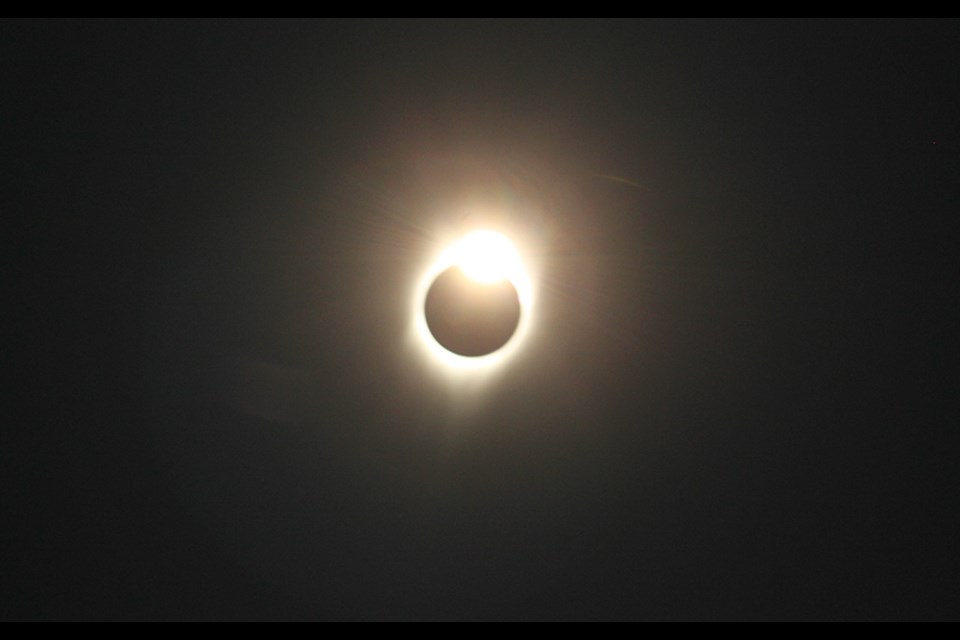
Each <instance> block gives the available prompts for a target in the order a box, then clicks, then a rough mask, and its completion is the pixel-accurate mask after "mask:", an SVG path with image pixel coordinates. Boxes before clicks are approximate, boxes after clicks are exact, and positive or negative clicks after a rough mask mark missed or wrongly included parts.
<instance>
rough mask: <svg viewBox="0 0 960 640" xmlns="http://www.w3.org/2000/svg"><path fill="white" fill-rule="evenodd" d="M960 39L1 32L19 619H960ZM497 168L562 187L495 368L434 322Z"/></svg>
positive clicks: (922, 33)
mask: <svg viewBox="0 0 960 640" xmlns="http://www.w3.org/2000/svg"><path fill="white" fill-rule="evenodd" d="M958 42H960V28H958V23H957V22H954V21H879V22H877V21H815V22H803V21H783V22H781V21H773V22H769V21H761V22H736V21H705V22H701V21H667V22H454V23H446V22H388V23H382V22H332V23H327V22H307V23H299V22H147V21H144V22H100V21H89V22H46V21H45V22H19V21H5V22H3V23H2V24H0V70H2V72H0V73H2V75H0V77H2V79H3V90H2V98H0V108H2V111H0V122H2V124H0V131H2V135H3V138H2V142H3V173H2V181H3V183H2V205H0V206H2V212H3V220H4V228H5V229H6V231H5V233H4V237H5V239H6V240H7V242H6V245H7V249H5V252H4V256H3V257H4V260H5V263H4V283H5V285H6V287H7V288H8V296H7V297H6V300H7V304H6V305H5V308H4V314H3V316H4V317H5V318H6V319H7V320H8V321H9V323H8V327H9V328H8V330H7V342H8V344H9V345H10V347H9V348H10V350H9V351H8V356H7V358H6V366H5V367H4V369H5V371H6V373H7V376H6V379H7V383H6V385H5V387H6V389H7V393H5V394H4V395H5V396H6V397H7V398H8V400H9V402H8V403H5V404H6V405H7V411H6V412H5V421H4V426H3V430H2V434H3V435H2V438H3V440H2V445H0V446H2V448H0V457H2V474H3V476H2V493H0V496H2V527H0V543H2V547H0V549H2V562H0V588H2V592H0V612H2V615H3V616H4V617H5V618H14V619H32V618H80V619H85V618H110V619H112V618H119V619H126V618H200V619H207V618H213V619H232V618H319V619H325V618H353V619H394V618H400V619H405V618H417V619H419V618H427V619H433V618H470V619H486V618H538V619H539V618H558V619H598V618H654V619H690V618H693V619H702V618H721V619H724V618H745V619H755V618H761V619H763V618H798V619H806V618H820V619H822V618H826V619H834V618H844V619H845V618H855V619H861V618H869V619H874V618H878V619H888V618H893V619H900V618H955V617H956V615H957V603H958V602H960V599H958V596H960V590H958V578H957V576H958V570H960V562H958V558H960V556H958V543H957V539H958V533H960V531H958V526H957V525H958V515H957V513H958V506H960V505H958V497H960V496H958V488H960V485H958V481H960V473H958V465H957V462H956V454H957V453H958V452H960V446H958V445H960V436H958V431H957V429H958V425H960V421H958V411H957V394H958V380H960V378H958V370H957V365H956V356H957V340H956V337H955V336H956V330H957V322H958V319H960V318H958V313H957V310H958V307H957V303H956V299H957V298H956V296H957V288H956V284H955V281H956V276H957V269H956V261H955V258H954V255H953V253H954V251H955V245H956V236H955V234H954V233H953V227H954V221H955V218H956V216H957V213H958V207H957V196H958V192H960V189H958V178H960V173H958V169H960V163H958V155H957V142H958V129H960V127H958V124H957V122H958V120H957V118H958V113H960V81H958V76H957V68H958V67H957V65H958V62H960V49H958ZM450 167H454V169H449V168H450ZM462 167H483V169H482V170H479V169H477V170H474V169H471V170H464V169H462ZM471 171H475V174H476V175H484V176H488V177H489V175H495V176H501V178H502V177H503V176H508V177H509V182H510V184H511V185H513V187H512V188H513V189H514V191H513V192H512V193H514V195H515V196H516V197H517V198H520V199H521V200H524V201H525V202H527V203H534V204H537V205H539V206H540V208H541V214H540V216H541V217H540V218H538V219H537V220H536V224H537V225H538V228H539V229H540V232H539V236H538V237H539V238H540V240H541V244H540V249H539V250H540V253H539V254H538V257H537V261H538V264H539V265H541V268H542V273H541V276H542V277H541V279H540V288H539V290H540V298H539V303H540V307H539V309H541V312H540V313H539V315H538V324H536V325H535V326H534V328H533V331H532V332H531V340H530V345H529V347H527V348H526V349H525V351H523V354H522V355H523V357H518V358H517V359H516V361H515V362H511V363H510V365H509V366H507V367H505V368H504V370H503V371H502V372H501V374H500V375H498V376H497V377H496V379H494V380H492V381H490V383H489V384H488V385H487V386H486V387H485V388H483V389H482V390H481V391H476V390H474V391H464V390H463V389H459V388H455V387H453V386H451V384H449V383H448V381H445V380H444V379H443V378H442V377H441V376H438V375H437V372H436V371H433V372H431V371H428V370H427V369H425V368H424V367H423V361H422V359H419V358H417V357H416V354H414V353H411V352H410V351H409V350H408V348H407V347H408V345H407V343H406V331H407V324H408V318H407V314H406V312H407V307H408V297H409V296H408V293H409V290H410V286H411V282H412V281H413V280H414V279H415V278H416V277H417V274H418V269H420V268H421V266H422V260H423V256H424V255H425V251H426V248H427V247H428V246H429V242H430V239H431V237H432V236H431V234H432V233H433V228H432V227H431V225H434V224H436V223H437V218H436V217H430V216H428V215H426V213H425V212H426V211H428V210H431V208H433V209H437V208H438V207H439V205H438V204H437V203H438V202H447V201H448V200H444V198H448V199H450V198H455V196H456V194H457V193H458V189H461V188H465V187H464V185H465V184H467V183H469V176H471V175H474V173H471ZM451 172H452V173H451ZM449 175H454V176H455V179H453V178H451V181H450V182H449V183H448V182H445V178H444V176H449ZM424 176H426V177H424ZM464 176H467V177H466V178H465V177H464ZM485 184H490V183H489V182H488V183H485ZM493 184H497V183H496V181H494V182H493ZM521 196H522V198H521ZM453 210H454V209H453V208H451V209H450V211H451V212H453ZM431 215H432V214H431ZM451 215H452V213H451Z"/></svg>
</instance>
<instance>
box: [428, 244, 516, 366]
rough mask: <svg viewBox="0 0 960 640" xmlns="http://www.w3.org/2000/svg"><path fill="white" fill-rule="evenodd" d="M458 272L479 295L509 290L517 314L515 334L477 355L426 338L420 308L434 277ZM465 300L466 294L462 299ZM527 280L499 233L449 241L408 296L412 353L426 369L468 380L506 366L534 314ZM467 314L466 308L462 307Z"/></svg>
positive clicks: (513, 249)
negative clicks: (428, 364) (416, 353)
mask: <svg viewBox="0 0 960 640" xmlns="http://www.w3.org/2000/svg"><path fill="white" fill-rule="evenodd" d="M453 268H457V269H459V270H460V271H461V272H462V274H463V276H465V278H466V281H470V282H473V283H475V284H476V286H477V287H480V288H481V289H488V290H489V289H490V287H498V286H499V287H504V286H506V287H509V288H511V289H513V290H515V299H516V300H518V301H519V306H520V313H519V320H518V321H517V324H516V329H515V330H513V331H512V332H511V333H510V335H509V336H508V337H507V339H506V341H505V343H504V344H503V345H502V346H499V347H498V348H496V349H494V350H493V351H492V352H489V353H483V354H481V355H463V354H458V353H455V352H454V351H451V350H449V349H447V348H445V347H444V346H443V345H442V344H440V342H438V340H437V338H436V337H435V335H434V334H433V333H432V332H431V329H430V327H429V323H428V321H427V317H426V311H425V304H426V301H427V296H428V293H429V292H430V291H431V287H433V285H434V283H435V282H437V281H439V280H440V279H441V278H440V276H441V275H442V274H445V273H449V272H450V270H451V269H453ZM464 295H465V296H469V295H470V294H469V293H464ZM533 302H534V295H533V280H532V278H531V276H530V271H529V269H528V267H527V265H526V264H525V261H524V259H523V258H522V257H521V252H520V251H519V250H518V248H517V245H516V244H515V243H514V242H513V241H512V240H511V239H510V238H508V237H507V236H506V235H505V234H504V233H501V232H500V231H497V230H494V229H488V228H484V229H476V230H473V231H470V232H469V233H467V234H465V235H463V236H461V237H459V238H456V239H454V240H453V241H452V242H450V243H448V244H446V245H445V246H443V247H442V248H441V250H440V251H439V252H438V254H437V256H436V258H435V259H434V260H433V261H432V263H430V265H429V266H428V268H427V269H426V270H425V271H424V272H423V275H422V276H421V278H420V280H419V282H418V284H417V287H416V290H415V292H414V296H413V305H412V306H413V323H412V324H413V327H414V334H415V338H416V342H417V343H418V347H419V348H418V350H419V351H421V352H422V353H423V354H424V355H425V356H426V357H427V359H428V360H429V361H431V363H432V365H434V366H435V367H439V369H440V370H441V371H445V372H447V373H449V374H450V375H453V376H457V375H459V374H463V375H473V374H476V373H477V372H487V373H490V372H493V371H495V370H497V369H499V368H500V367H502V365H503V364H504V363H505V362H507V361H508V360H510V359H511V358H512V357H513V356H514V355H515V354H516V353H517V351H518V350H519V349H520V347H521V346H522V344H523V343H524V342H525V341H526V338H527V336H528V334H529V332H530V327H531V325H532V320H533V315H534V314H533V311H534V304H533ZM466 306H467V307H468V308H470V305H469V304H468V305H466Z"/></svg>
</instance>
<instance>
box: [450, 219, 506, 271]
mask: <svg viewBox="0 0 960 640" xmlns="http://www.w3.org/2000/svg"><path fill="white" fill-rule="evenodd" d="M450 251H451V254H452V258H453V262H454V264H456V265H457V266H459V267H460V268H461V269H462V270H463V272H464V273H465V274H466V276H467V277H468V278H470V279H472V280H475V281H477V282H482V283H485V284H492V283H494V282H500V281H501V280H511V279H513V277H514V276H515V275H516V274H518V273H520V272H521V271H522V269H523V265H522V264H521V262H520V256H519V255H517V250H516V249H514V247H513V245H512V244H511V243H510V241H509V240H507V238H506V237H504V236H503V235H502V234H500V233H497V232H496V231H489V230H483V231H474V232H473V233H471V234H470V235H468V236H467V237H465V238H464V239H463V240H461V241H460V242H458V243H456V244H455V245H454V246H453V247H452V248H451V249H450Z"/></svg>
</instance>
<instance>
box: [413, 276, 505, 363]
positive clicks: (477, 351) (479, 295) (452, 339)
mask: <svg viewBox="0 0 960 640" xmlns="http://www.w3.org/2000/svg"><path fill="white" fill-rule="evenodd" d="M424 313H425V314H426V318H427V327H429V329H430V333H432V334H433V337H434V338H436V340H437V342H439V343H440V345H441V346H442V347H444V348H445V349H447V350H448V351H452V352H453V353H456V354H459V355H461V356H472V357H476V356H485V355H487V354H488V353H493V352H494V351H496V350H497V349H499V348H500V347H502V346H503V345H505V344H506V343H507V341H509V340H510V337H511V336H512V335H513V332H514V331H516V329H517V324H518V323H519V322H520V298H519V296H518V295H517V289H516V287H514V286H513V284H512V283H511V282H510V281H508V280H501V281H499V282H494V283H482V282H476V281H474V280H471V279H470V278H468V277H467V276H466V275H465V274H464V273H463V271H462V270H461V269H460V268H459V267H450V268H449V269H447V270H446V271H444V272H443V273H441V274H440V275H439V276H437V278H436V280H434V281H433V284H432V285H430V290H429V291H428V292H427V299H426V302H425V303H424Z"/></svg>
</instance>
